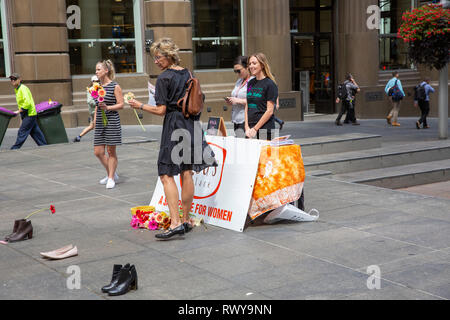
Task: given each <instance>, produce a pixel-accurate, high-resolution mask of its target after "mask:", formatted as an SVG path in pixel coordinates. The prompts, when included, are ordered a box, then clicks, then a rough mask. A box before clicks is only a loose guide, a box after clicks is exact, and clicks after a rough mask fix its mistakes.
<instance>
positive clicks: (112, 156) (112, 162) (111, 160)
mask: <svg viewBox="0 0 450 320" xmlns="http://www.w3.org/2000/svg"><path fill="white" fill-rule="evenodd" d="M107 149H108V155H109V157H108V169H107V171H108V178H110V179H113V180H114V173H116V169H117V164H118V163H119V160H118V159H117V153H116V146H107Z"/></svg>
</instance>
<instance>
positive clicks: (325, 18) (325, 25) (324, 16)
mask: <svg viewBox="0 0 450 320" xmlns="http://www.w3.org/2000/svg"><path fill="white" fill-rule="evenodd" d="M332 21H333V19H332V17H331V10H320V32H332V25H331V23H332Z"/></svg>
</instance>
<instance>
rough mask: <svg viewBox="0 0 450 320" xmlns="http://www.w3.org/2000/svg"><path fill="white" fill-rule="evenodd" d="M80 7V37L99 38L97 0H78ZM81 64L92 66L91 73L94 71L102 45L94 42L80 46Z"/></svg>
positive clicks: (100, 54)
mask: <svg viewBox="0 0 450 320" xmlns="http://www.w3.org/2000/svg"><path fill="white" fill-rule="evenodd" d="M79 4H80V9H81V14H82V21H83V23H82V26H81V30H80V31H81V38H82V39H99V38H100V27H99V25H100V16H99V9H98V6H99V5H98V0H97V1H93V0H80V2H79ZM81 57H82V59H83V62H82V65H83V66H84V67H86V66H92V67H91V71H90V73H91V74H94V72H95V65H96V63H97V62H98V61H99V60H100V59H101V57H102V47H101V43H100V42H94V46H92V47H88V45H87V44H82V46H81Z"/></svg>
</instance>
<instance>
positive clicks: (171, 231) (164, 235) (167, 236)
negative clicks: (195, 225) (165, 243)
mask: <svg viewBox="0 0 450 320" xmlns="http://www.w3.org/2000/svg"><path fill="white" fill-rule="evenodd" d="M184 233H185V230H184V225H183V224H180V225H179V226H178V227H176V228H175V229H170V228H169V230H168V231H166V232H163V233H159V234H157V235H155V237H156V238H158V239H162V240H167V239H170V238H172V237H173V236H174V235H177V234H178V235H180V236H182V235H184Z"/></svg>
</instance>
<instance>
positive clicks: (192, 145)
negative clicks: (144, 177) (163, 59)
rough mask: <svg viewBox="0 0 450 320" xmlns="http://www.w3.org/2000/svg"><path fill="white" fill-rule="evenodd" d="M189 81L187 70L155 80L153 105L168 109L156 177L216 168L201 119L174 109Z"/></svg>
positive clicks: (164, 73) (173, 72)
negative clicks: (186, 115)
mask: <svg viewBox="0 0 450 320" xmlns="http://www.w3.org/2000/svg"><path fill="white" fill-rule="evenodd" d="M189 78H190V74H189V71H188V70H187V69H182V70H174V69H167V70H165V71H164V72H163V73H161V74H160V75H159V76H158V79H157V81H156V89H155V100H156V105H165V106H166V107H167V109H166V115H165V117H164V123H163V129H162V134H161V147H160V150H159V156H158V175H159V176H162V175H167V176H171V177H173V176H176V175H178V174H180V173H181V172H182V171H187V170H193V171H195V172H200V171H202V170H203V169H205V168H208V167H213V166H214V167H215V166H217V162H216V160H215V158H214V152H213V151H212V149H211V148H210V146H209V145H208V143H207V142H206V140H205V136H204V132H203V129H202V127H201V124H200V121H199V120H200V116H190V117H189V118H185V117H184V115H183V113H182V112H181V109H180V108H179V107H178V106H177V102H178V100H179V99H181V98H182V97H183V96H184V94H185V90H186V82H187V80H189Z"/></svg>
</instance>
